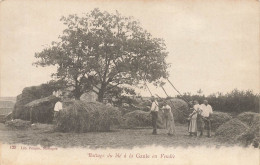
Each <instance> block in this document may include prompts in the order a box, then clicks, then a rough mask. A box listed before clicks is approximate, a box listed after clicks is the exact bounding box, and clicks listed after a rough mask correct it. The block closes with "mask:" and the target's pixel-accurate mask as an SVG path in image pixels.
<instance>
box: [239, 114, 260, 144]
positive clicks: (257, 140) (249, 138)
mask: <svg viewBox="0 0 260 165" xmlns="http://www.w3.org/2000/svg"><path fill="white" fill-rule="evenodd" d="M258 117H259V115H258ZM238 141H239V142H240V143H242V144H244V145H245V146H248V145H253V146H254V147H256V148H258V147H260V145H259V144H260V120H259V118H258V119H257V117H256V118H255V119H254V120H253V122H252V123H251V126H250V128H249V129H248V130H247V131H246V132H245V133H243V134H242V135H240V136H239V137H238Z"/></svg>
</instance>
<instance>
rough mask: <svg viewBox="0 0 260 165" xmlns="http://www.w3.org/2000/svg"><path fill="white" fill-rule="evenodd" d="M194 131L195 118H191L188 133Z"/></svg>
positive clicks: (195, 129)
mask: <svg viewBox="0 0 260 165" xmlns="http://www.w3.org/2000/svg"><path fill="white" fill-rule="evenodd" d="M196 132H197V119H196V118H192V119H191V120H190V125H189V133H196Z"/></svg>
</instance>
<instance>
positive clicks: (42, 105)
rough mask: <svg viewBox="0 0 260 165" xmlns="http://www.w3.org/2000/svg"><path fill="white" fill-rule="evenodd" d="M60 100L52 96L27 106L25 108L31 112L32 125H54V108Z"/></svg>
mask: <svg viewBox="0 0 260 165" xmlns="http://www.w3.org/2000/svg"><path fill="white" fill-rule="evenodd" d="M58 100H59V98H57V97H56V96H53V95H51V96H49V97H44V98H41V99H38V100H34V101H32V102H30V103H28V104H26V105H25V106H24V107H25V109H26V110H27V111H29V115H30V117H29V118H30V121H31V123H52V120H53V112H54V106H55V103H56V102H57V101H58Z"/></svg>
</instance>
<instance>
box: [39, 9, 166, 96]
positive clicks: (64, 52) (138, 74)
mask: <svg viewBox="0 0 260 165" xmlns="http://www.w3.org/2000/svg"><path fill="white" fill-rule="evenodd" d="M61 21H62V22H63V24H64V25H65V26H66V28H65V30H63V34H62V35H61V36H59V41H57V42H52V44H51V45H50V46H48V47H45V48H44V49H43V50H42V51H41V52H38V53H35V57H36V58H37V59H38V61H37V62H36V63H35V64H36V66H43V67H44V66H49V65H55V66H57V72H56V73H54V74H53V76H54V77H55V78H56V79H58V80H63V81H66V82H67V83H66V84H67V86H68V87H73V95H74V97H75V98H76V99H78V98H79V97H80V95H81V94H82V93H84V92H85V91H86V90H93V91H94V92H96V93H97V94H98V98H99V101H102V99H103V97H104V95H105V94H106V93H109V91H111V90H113V88H115V87H118V86H119V85H121V84H129V85H137V84H139V83H140V82H143V81H148V82H156V81H158V80H159V79H160V78H162V77H163V78H166V77H167V76H168V72H167V68H168V67H169V64H167V63H166V61H165V58H166V57H167V55H168V52H167V51H166V45H165V43H164V40H163V39H160V38H154V37H152V35H151V34H150V33H149V32H147V31H146V30H145V29H143V28H142V27H141V25H140V23H139V22H138V21H137V20H135V19H134V18H133V17H125V16H122V15H121V14H119V13H118V12H117V11H116V12H115V13H109V12H107V11H100V10H99V9H94V10H92V11H90V12H89V13H87V14H84V15H83V16H78V15H75V14H74V15H69V16H67V17H64V16H63V17H62V18H61ZM94 88H95V89H98V90H94Z"/></svg>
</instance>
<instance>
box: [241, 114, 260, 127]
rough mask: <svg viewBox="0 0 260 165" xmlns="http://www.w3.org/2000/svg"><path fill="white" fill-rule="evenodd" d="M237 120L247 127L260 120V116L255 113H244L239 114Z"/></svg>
mask: <svg viewBox="0 0 260 165" xmlns="http://www.w3.org/2000/svg"><path fill="white" fill-rule="evenodd" d="M237 118H238V119H239V120H241V121H242V122H244V123H246V124H247V125H249V126H252V125H253V123H254V122H257V121H258V120H259V119H260V114H259V113H255V112H243V113H241V114H239V115H238V116H237Z"/></svg>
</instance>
